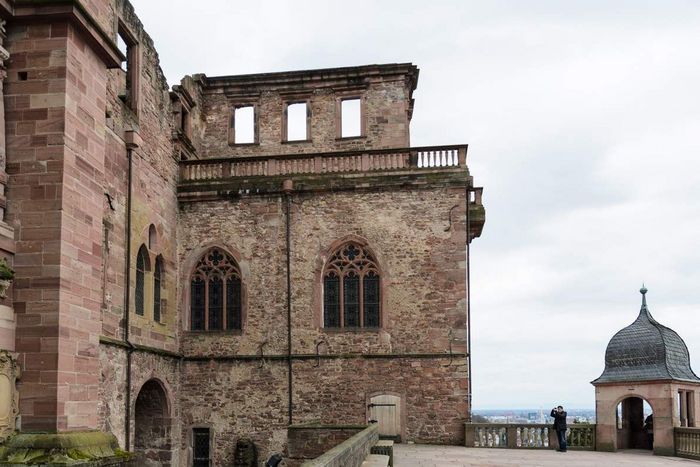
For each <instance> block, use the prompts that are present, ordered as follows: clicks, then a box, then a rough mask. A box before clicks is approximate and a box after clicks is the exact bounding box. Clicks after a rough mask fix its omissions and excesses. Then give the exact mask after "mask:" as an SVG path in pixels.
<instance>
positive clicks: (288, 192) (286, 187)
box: [282, 180, 294, 425]
mask: <svg viewBox="0 0 700 467" xmlns="http://www.w3.org/2000/svg"><path fill="white" fill-rule="evenodd" d="M293 189H294V183H293V182H292V180H285V181H284V182H283V183H282V191H284V197H285V201H286V205H285V220H286V222H285V224H286V231H287V232H286V234H287V390H288V392H289V400H288V423H289V425H291V424H292V271H291V233H290V224H291V220H292V216H291V207H292V190H293Z"/></svg>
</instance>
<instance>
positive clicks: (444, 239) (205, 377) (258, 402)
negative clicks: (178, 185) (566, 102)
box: [178, 186, 468, 465]
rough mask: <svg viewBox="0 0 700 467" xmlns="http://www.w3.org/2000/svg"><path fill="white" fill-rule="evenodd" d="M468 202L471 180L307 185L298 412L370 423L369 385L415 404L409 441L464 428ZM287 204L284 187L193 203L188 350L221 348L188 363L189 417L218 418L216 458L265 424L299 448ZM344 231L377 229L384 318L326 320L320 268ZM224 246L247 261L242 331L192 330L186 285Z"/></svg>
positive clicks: (300, 208) (295, 304) (300, 207)
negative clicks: (341, 325) (354, 325)
mask: <svg viewBox="0 0 700 467" xmlns="http://www.w3.org/2000/svg"><path fill="white" fill-rule="evenodd" d="M464 203H465V193H464V189H457V188H444V187H443V188H441V187H437V186H436V187H434V188H425V189H421V188H413V189H405V190H397V191H391V192H388V191H387V192H385V191H379V190H377V191H369V192H340V193H316V194H313V195H311V194H306V195H295V196H294V197H293V201H292V204H291V206H292V215H291V218H292V224H291V242H292V243H291V251H292V257H291V271H292V287H293V290H292V310H293V312H292V323H293V333H292V334H293V337H292V340H293V344H292V346H293V353H294V355H295V359H294V364H293V375H294V377H293V379H294V381H293V386H294V391H293V394H294V421H295V422H304V421H310V420H321V421H322V422H323V423H326V424H361V423H366V422H367V419H368V415H369V414H368V412H367V404H368V403H369V398H370V397H372V396H374V395H377V394H393V395H398V396H399V397H401V399H402V401H403V402H402V403H403V404H404V412H405V414H406V416H405V421H404V426H403V427H402V430H403V431H404V433H405V436H406V439H407V440H414V441H427V442H444V443H454V444H456V443H460V442H461V441H462V438H463V425H462V424H463V422H464V421H465V420H466V416H467V413H468V407H467V402H466V394H467V370H466V364H465V361H464V357H463V355H464V354H463V352H464V351H465V341H464V338H465V329H466V309H465V306H466V304H465V301H464V297H465V267H466V264H465V261H466V253H465V243H464V242H465V224H464V206H465V204H464ZM455 206H456V208H455V209H452V208H453V207H455ZM284 208H285V204H284V200H283V199H282V198H280V197H244V198H241V199H239V200H236V201H227V200H220V201H212V202H200V203H193V204H186V205H183V206H182V208H181V221H180V223H179V226H178V229H179V234H178V237H179V239H180V241H179V251H180V257H181V264H182V274H181V280H182V281H183V287H182V288H181V296H180V304H181V307H182V310H183V311H182V316H183V326H184V328H183V329H184V330H183V333H182V341H181V343H182V346H181V348H182V353H183V354H184V355H185V356H186V358H187V357H196V356H208V357H210V356H215V357H219V358H218V359H214V360H208V359H203V360H202V361H186V362H185V363H184V364H183V367H182V368H183V375H182V378H183V382H182V392H181V397H182V404H183V405H182V410H183V416H184V420H185V421H186V423H185V425H183V430H187V429H189V428H188V425H187V424H190V425H196V424H202V425H204V426H211V427H212V430H213V433H214V437H215V441H214V445H215V451H216V452H215V456H216V458H215V463H216V465H226V464H225V463H226V462H227V461H228V460H229V459H230V456H232V454H233V447H234V446H235V442H236V439H237V437H239V436H246V437H252V438H253V439H254V440H255V442H256V444H258V447H259V449H260V452H261V453H262V454H264V455H265V456H269V455H271V454H272V453H274V452H280V451H283V450H284V448H285V444H284V430H285V428H286V421H287V420H286V415H287V414H286V409H287V384H286V374H287V371H286V363H285V361H284V360H283V359H282V357H284V355H285V354H286V350H287V347H286V332H287V323H286V276H285V262H286V255H285V251H286V250H285V217H284ZM450 211H452V221H451V226H450ZM448 227H449V230H448V231H446V229H448ZM344 239H353V240H358V241H363V242H366V244H367V246H368V247H369V248H371V250H372V251H373V252H374V253H375V254H376V257H377V259H378V262H379V266H380V268H381V272H382V281H383V284H382V291H383V295H384V298H383V301H382V304H383V310H382V315H383V316H382V323H383V325H382V327H381V328H380V329H366V330H347V331H339V330H330V329H324V328H323V327H322V324H321V323H322V322H321V304H320V303H319V302H320V282H321V277H320V271H321V269H322V267H323V264H324V262H325V260H326V259H327V256H328V255H329V254H330V249H331V248H332V246H333V245H335V244H337V243H338V242H339V241H342V240H344ZM212 245H218V246H220V247H223V248H225V249H227V250H228V251H229V252H230V253H231V254H232V255H233V256H234V257H235V258H236V259H237V261H238V263H239V266H240V268H241V271H242V275H243V281H244V286H245V300H244V301H245V311H244V324H243V331H242V333H227V332H215V333H207V332H190V331H187V327H188V321H189V297H188V287H186V286H184V284H187V283H188V282H189V271H191V268H192V266H193V265H194V264H195V263H196V261H197V259H198V258H199V257H200V255H201V254H202V253H203V252H204V251H206V249H207V248H208V247H209V246H212ZM417 330H420V332H418V331H417ZM450 332H451V333H452V339H453V342H452V349H453V352H462V354H461V355H462V357H461V359H460V358H457V357H455V359H454V360H453V361H450V359H449V358H448V356H447V352H448V350H449V338H450ZM319 339H324V340H325V341H326V344H324V345H322V346H321V353H322V354H323V358H321V359H320V361H317V360H316V358H303V357H301V356H300V354H305V355H314V353H315V351H316V346H315V343H316V342H317V341H318V340H319ZM263 342H265V345H264V347H263V352H264V355H267V356H268V358H267V359H266V360H265V361H264V363H261V362H260V360H258V359H255V358H254V356H256V355H259V352H260V344H261V343H263ZM416 354H419V355H416ZM353 355H354V356H353ZM362 355H366V356H364V357H363V356H362ZM377 355H379V356H380V357H379V358H376V357H375V358H372V356H377ZM297 356H298V357H297ZM319 362H320V363H319ZM260 365H262V368H260V367H259V366H260ZM317 365H319V366H317ZM221 388H226V390H225V391H222V390H221ZM232 395H233V397H232ZM190 417H191V418H190ZM265 434H266V435H265ZM184 443H185V441H183V446H185V447H186V445H185V444H184Z"/></svg>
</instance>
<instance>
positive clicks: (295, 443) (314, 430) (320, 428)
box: [287, 423, 366, 459]
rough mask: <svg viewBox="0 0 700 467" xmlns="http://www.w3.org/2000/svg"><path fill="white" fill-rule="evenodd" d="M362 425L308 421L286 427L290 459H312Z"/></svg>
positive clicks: (346, 437) (359, 428)
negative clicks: (324, 423) (322, 423)
mask: <svg viewBox="0 0 700 467" xmlns="http://www.w3.org/2000/svg"><path fill="white" fill-rule="evenodd" d="M365 428H366V426H364V425H355V426H350V425H345V426H342V425H321V424H320V423H308V424H303V425H292V426H290V427H289V428H287V442H288V447H287V453H288V456H287V457H288V458H290V459H313V458H315V457H318V456H320V455H321V454H323V453H324V452H326V451H329V450H330V449H332V448H334V447H336V446H337V445H339V444H340V443H342V442H343V441H345V440H347V439H349V438H351V437H353V436H355V435H356V434H357V433H359V432H360V431H362V430H364V429H365Z"/></svg>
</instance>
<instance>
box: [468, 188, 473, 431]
mask: <svg viewBox="0 0 700 467" xmlns="http://www.w3.org/2000/svg"><path fill="white" fill-rule="evenodd" d="M473 191H474V188H473V187H472V186H471V182H470V183H469V185H468V186H467V193H466V194H467V213H466V224H467V225H466V230H467V378H468V381H467V392H468V393H467V405H468V407H469V412H468V413H467V417H468V421H469V423H471V421H472V313H471V307H472V299H471V291H472V286H471V281H470V275H471V274H470V264H469V261H470V252H469V245H470V243H471V238H469V237H470V236H471V224H470V222H469V221H470V219H469V211H471V209H470V204H471V196H472V192H473Z"/></svg>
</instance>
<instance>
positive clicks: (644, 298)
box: [639, 283, 647, 307]
mask: <svg viewBox="0 0 700 467" xmlns="http://www.w3.org/2000/svg"><path fill="white" fill-rule="evenodd" d="M639 293H641V294H642V306H643V307H646V306H647V288H646V287H644V283H642V288H641V289H639Z"/></svg>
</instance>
